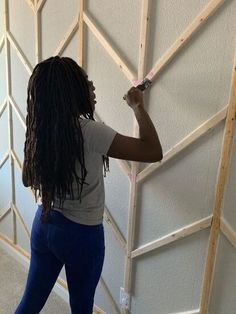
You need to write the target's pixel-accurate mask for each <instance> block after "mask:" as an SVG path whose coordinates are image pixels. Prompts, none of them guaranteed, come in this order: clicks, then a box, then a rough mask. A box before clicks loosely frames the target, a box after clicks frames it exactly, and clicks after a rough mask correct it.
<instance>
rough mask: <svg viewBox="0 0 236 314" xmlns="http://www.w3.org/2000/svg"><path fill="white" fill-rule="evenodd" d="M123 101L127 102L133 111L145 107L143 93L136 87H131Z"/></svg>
mask: <svg viewBox="0 0 236 314" xmlns="http://www.w3.org/2000/svg"><path fill="white" fill-rule="evenodd" d="M123 99H124V100H126V102H127V104H128V105H129V106H130V107H131V108H132V109H133V110H135V108H136V107H138V106H142V107H143V105H144V99H143V92H142V91H141V90H140V89H138V88H136V87H131V88H130V89H129V91H128V92H127V94H126V95H124V97H123Z"/></svg>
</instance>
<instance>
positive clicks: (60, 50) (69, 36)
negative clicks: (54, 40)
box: [54, 17, 79, 56]
mask: <svg viewBox="0 0 236 314" xmlns="http://www.w3.org/2000/svg"><path fill="white" fill-rule="evenodd" d="M78 28H79V22H78V17H76V18H75V20H74V22H73V23H72V24H71V26H70V27H69V29H68V31H67V33H66V35H65V36H64V38H63V39H62V41H61V42H60V44H59V46H58V47H57V49H56V51H55V52H54V55H55V56H56V55H59V56H61V54H62V53H63V51H64V50H65V49H66V47H67V45H68V44H69V42H70V40H71V39H72V37H73V36H74V34H75V32H76V31H77V29H78Z"/></svg>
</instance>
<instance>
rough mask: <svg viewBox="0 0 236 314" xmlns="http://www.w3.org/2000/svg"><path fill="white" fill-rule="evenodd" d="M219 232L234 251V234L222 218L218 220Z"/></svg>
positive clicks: (235, 245) (235, 239)
mask: <svg viewBox="0 0 236 314" xmlns="http://www.w3.org/2000/svg"><path fill="white" fill-rule="evenodd" d="M220 230H221V231H222V232H223V234H224V235H225V236H226V238H227V239H228V240H229V242H230V243H231V244H232V245H233V246H234V247H235V249H236V232H235V231H234V230H233V228H232V227H231V226H230V224H229V223H228V222H227V221H226V220H225V219H224V218H223V217H221V219H220Z"/></svg>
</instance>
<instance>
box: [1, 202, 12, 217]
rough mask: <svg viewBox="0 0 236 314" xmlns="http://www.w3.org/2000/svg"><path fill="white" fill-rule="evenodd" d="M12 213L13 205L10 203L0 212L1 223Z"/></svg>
mask: <svg viewBox="0 0 236 314" xmlns="http://www.w3.org/2000/svg"><path fill="white" fill-rule="evenodd" d="M10 211H11V204H10V203H9V204H8V205H7V207H6V208H4V209H2V210H1V212H0V221H1V220H2V219H3V218H4V217H5V216H6V215H7V214H8V213H9V212H10Z"/></svg>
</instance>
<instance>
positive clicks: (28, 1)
mask: <svg viewBox="0 0 236 314" xmlns="http://www.w3.org/2000/svg"><path fill="white" fill-rule="evenodd" d="M25 1H26V3H27V4H28V6H29V7H30V8H31V10H32V11H34V3H32V1H31V0H25Z"/></svg>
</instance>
